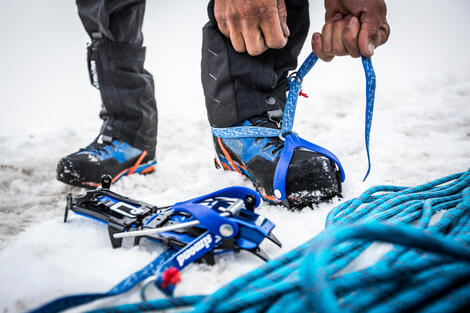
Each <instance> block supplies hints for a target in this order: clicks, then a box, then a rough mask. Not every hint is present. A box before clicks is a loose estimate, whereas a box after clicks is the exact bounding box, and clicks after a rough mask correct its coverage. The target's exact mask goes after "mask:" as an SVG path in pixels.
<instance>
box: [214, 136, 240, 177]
mask: <svg viewBox="0 0 470 313" xmlns="http://www.w3.org/2000/svg"><path fill="white" fill-rule="evenodd" d="M217 142H218V143H219V147H220V149H222V152H223V153H224V155H225V158H227V160H228V162H229V163H230V165H231V166H232V168H233V169H232V170H233V171H235V172H237V173H239V174H241V173H240V171H239V170H238V168H237V167H236V166H235V164H234V163H233V160H232V157H231V156H230V154H229V153H228V151H227V149H225V147H224V145H223V144H222V140H221V139H220V138H217Z"/></svg>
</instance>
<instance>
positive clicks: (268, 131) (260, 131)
mask: <svg viewBox="0 0 470 313" xmlns="http://www.w3.org/2000/svg"><path fill="white" fill-rule="evenodd" d="M317 61H318V58H317V57H316V56H315V55H314V54H313V53H311V54H310V55H309V56H308V57H307V59H306V60H305V62H304V63H303V64H302V66H301V67H300V68H299V70H298V71H297V72H296V73H293V75H291V76H290V77H289V93H288V95H287V100H286V105H285V108H284V114H283V119H282V127H281V129H272V128H266V127H255V126H238V127H227V128H214V127H213V128H212V134H213V135H214V136H216V137H219V138H224V139H233V138H258V137H278V136H281V137H284V136H287V135H288V134H290V133H292V128H293V126H294V117H295V110H296V106H297V99H298V97H299V92H300V90H301V87H302V80H303V78H304V77H305V75H307V73H308V72H309V71H310V70H311V69H312V68H313V66H314V65H315V64H316V62H317ZM362 64H363V67H364V72H365V76H366V118H365V144H366V151H367V162H368V168H367V173H366V175H365V177H364V180H365V179H366V178H367V176H368V175H369V173H370V169H371V162H370V151H369V141H370V130H371V126H372V116H373V111H374V100H375V87H376V77H375V72H374V68H373V66H372V61H371V59H370V58H365V57H362ZM294 142H295V141H292V144H293V145H292V146H291V148H292V149H289V151H291V152H290V153H291V155H290V156H287V154H285V153H283V154H281V159H280V160H279V163H282V164H284V163H285V161H286V160H287V161H289V162H290V159H291V158H292V153H293V151H294V150H295V149H296V148H300V146H295V145H294ZM309 146H310V145H309ZM310 147H314V150H313V151H316V152H319V153H321V154H323V155H325V156H327V157H329V158H331V157H330V156H334V154H333V153H331V152H330V151H328V150H326V149H325V148H322V147H320V146H317V145H315V144H311V146H310ZM310 147H309V149H310ZM284 150H285V148H284ZM320 151H321V152H320ZM283 155H284V159H283V157H282V156H283ZM331 159H332V160H333V161H334V162H335V163H336V164H337V165H338V168H339V170H340V172H341V181H342V182H344V179H345V174H344V170H343V167H342V166H341V163H340V162H339V160H338V158H336V157H334V158H331ZM279 163H278V164H279ZM288 164H289V163H287V165H288ZM284 165H285V164H284ZM284 165H282V167H281V168H280V169H278V168H276V173H279V175H280V174H281V173H283V174H286V172H285V168H284ZM278 166H279V165H278ZM280 180H281V177H278V178H277V179H276V178H275V179H274V184H273V187H274V189H275V190H276V189H278V190H279V191H280V192H281V194H282V198H280V199H281V200H283V199H284V196H285V188H282V187H283V186H284V187H285V176H284V182H283V183H280ZM276 184H277V187H279V188H276V187H275V186H274V185H276Z"/></svg>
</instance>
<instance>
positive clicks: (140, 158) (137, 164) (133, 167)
mask: <svg viewBox="0 0 470 313" xmlns="http://www.w3.org/2000/svg"><path fill="white" fill-rule="evenodd" d="M146 156H147V151H146V150H144V152H142V154H141V155H140V157H139V158H138V159H137V161H136V162H135V164H134V165H133V166H132V167H131V169H130V171H129V173H128V175H130V174H134V172H135V171H136V170H137V168H138V167H139V165H140V163H142V160H143V159H144V158H145V157H146Z"/></svg>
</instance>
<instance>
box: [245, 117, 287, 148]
mask: <svg viewBox="0 0 470 313" xmlns="http://www.w3.org/2000/svg"><path fill="white" fill-rule="evenodd" d="M252 124H253V126H259V127H268V128H279V126H278V125H277V124H276V123H275V122H273V121H271V120H269V119H257V120H254V121H252ZM268 139H269V141H268V143H267V144H266V146H273V147H274V149H273V150H272V151H271V154H276V153H277V152H278V151H280V150H281V149H282V148H284V141H282V140H281V139H279V138H278V137H268Z"/></svg>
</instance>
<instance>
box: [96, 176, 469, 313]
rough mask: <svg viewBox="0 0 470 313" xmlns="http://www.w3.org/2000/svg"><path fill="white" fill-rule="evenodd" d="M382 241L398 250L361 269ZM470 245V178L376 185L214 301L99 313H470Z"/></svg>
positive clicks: (186, 300)
mask: <svg viewBox="0 0 470 313" xmlns="http://www.w3.org/2000/svg"><path fill="white" fill-rule="evenodd" d="M374 242H385V243H390V244H393V245H389V250H388V251H387V252H386V253H384V254H383V255H382V256H380V258H379V259H378V261H377V262H376V263H375V264H374V265H372V266H367V267H365V268H359V269H357V268H355V267H357V266H359V265H357V264H356V265H355V266H354V263H353V261H355V260H356V259H357V258H358V257H359V256H361V255H362V256H364V255H367V253H372V252H373V251H375V250H372V249H370V250H369V251H368V252H366V253H364V252H365V251H366V250H367V249H368V248H369V247H370V246H371V245H372V244H373V243H374ZM469 243H470V170H469V171H467V172H464V173H459V174H455V175H451V176H448V177H445V178H441V179H438V180H436V181H433V182H429V183H427V184H424V185H420V186H417V187H396V186H376V187H372V188H370V189H368V190H367V191H365V192H364V193H363V194H361V195H360V196H359V197H357V198H355V199H351V200H349V201H346V202H344V203H343V204H341V205H339V206H337V207H336V208H334V209H333V210H332V211H331V212H330V214H329V215H328V217H327V222H326V229H325V230H324V231H323V232H322V233H321V234H319V235H318V236H316V237H315V238H313V239H312V240H310V241H308V242H307V243H305V244H303V245H301V246H300V247H298V248H296V249H294V250H292V251H290V252H288V253H286V254H284V255H282V256H281V257H279V258H277V259H275V260H272V261H270V262H268V263H266V264H265V265H263V266H261V267H259V268H257V269H255V270H253V271H251V272H249V273H248V274H246V275H243V276H241V277H239V278H237V279H235V280H234V281H232V282H230V283H228V284H227V285H225V286H224V287H222V288H221V289H219V290H218V291H216V292H215V293H213V294H212V295H207V296H198V295H196V296H186V297H180V298H171V299H158V300H153V301H148V302H142V303H135V304H126V305H121V306H117V307H113V308H104V309H99V310H94V311H92V312H142V311H152V310H153V311H155V310H165V309H169V308H185V310H189V311H190V312H198V313H200V312H220V313H222V312H224V313H228V312H244V313H248V312H269V313H274V312H313V311H314V312H371V313H387V312H390V313H391V312H469V311H470V296H469V295H470V246H469ZM371 251H372V252H371ZM359 263H360V262H359Z"/></svg>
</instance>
